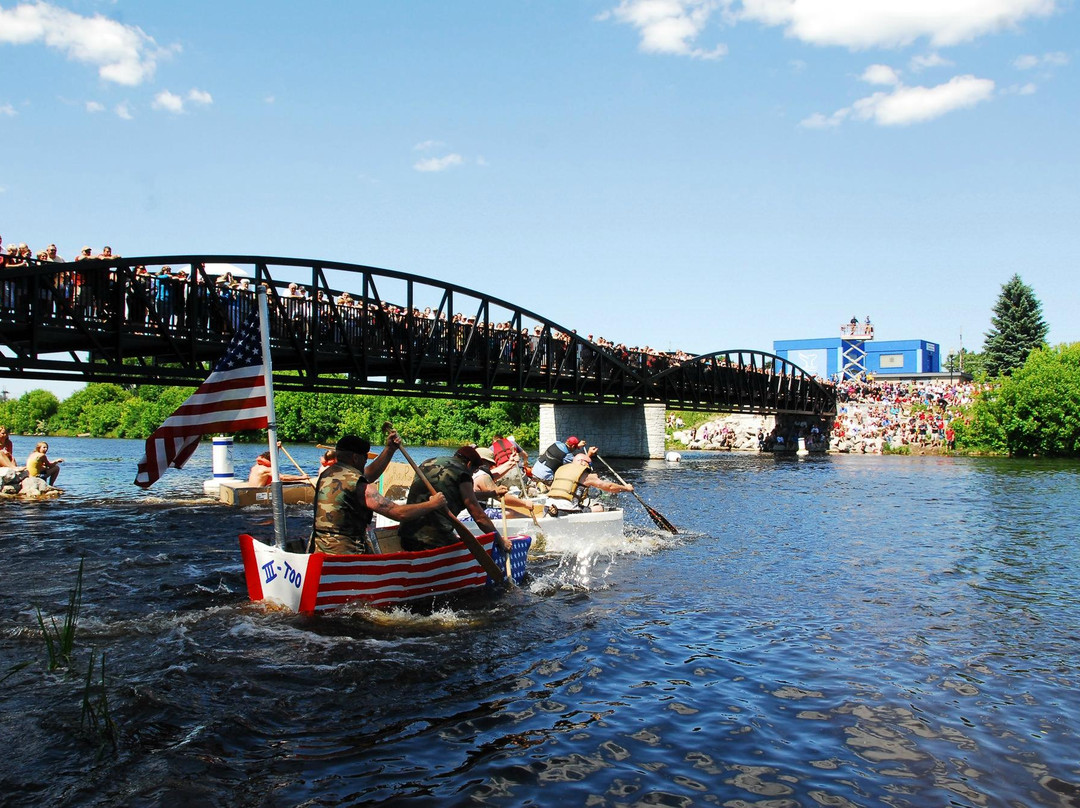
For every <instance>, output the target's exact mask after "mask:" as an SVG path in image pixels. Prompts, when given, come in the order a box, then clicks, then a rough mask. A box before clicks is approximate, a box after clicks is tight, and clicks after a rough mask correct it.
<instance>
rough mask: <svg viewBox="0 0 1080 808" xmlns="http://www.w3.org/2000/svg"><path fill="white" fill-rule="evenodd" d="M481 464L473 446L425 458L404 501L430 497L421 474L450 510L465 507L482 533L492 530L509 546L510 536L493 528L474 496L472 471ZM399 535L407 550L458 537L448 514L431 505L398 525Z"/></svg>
mask: <svg viewBox="0 0 1080 808" xmlns="http://www.w3.org/2000/svg"><path fill="white" fill-rule="evenodd" d="M483 464H484V461H483V458H481V457H480V455H479V454H477V452H476V449H474V448H473V447H472V446H462V447H461V448H460V449H458V450H457V451H456V452H454V454H453V455H452V456H450V457H433V458H431V459H430V460H425V461H424V462H423V463H421V464H420V472H421V473H420V474H417V475H416V479H415V480H413V483H412V485H411V486H410V487H409V497H408V499H407V500H406V501H407V502H408V503H409V504H410V505H411V504H417V505H418V504H422V503H425V502H428V501H430V500H429V499H428V497H429V496H430V494H429V492H428V488H427V484H426V483H425V482H424V480H423V479H421V474H422V475H423V477H425V478H427V480H428V481H429V482H430V483H431V485H432V487H433V488H434V489H435V491H436V492H437V493H436V494H435V496H440V497H442V499H443V502H444V503H445V504H446V505H449V506H450V513H453V514H456V513H461V511H462V510H467V511H468V512H469V515H470V516H472V518H473V519H474V520H475V521H476V524H477V525H479V526H480V529H481V530H482V531H483V532H484V533H494V534H495V537H496V538H497V539H499V541H501V543H502V546H503V549H505V550H509V549H510V547H511V543H510V540H509V539H507V538H503V537H500V536H499V531H498V530H496V529H495V524H494V523H493V522H492V521H491V517H490V516H488V515H487V514H486V513H484V507H483V506H482V505H481V504H480V502H479V500H477V498H476V491H475V490H474V488H473V472H475V471H476V470H477V469H479V468H480V467H481V466H482V465H483ZM398 536H400V537H401V546H402V547H403V548H405V549H406V550H430V549H432V548H435V547H444V546H446V545H449V544H454V543H456V542H458V541H461V539H460V537H459V536H458V534H457V529H456V527H455V525H454V523H453V522H452V521H451V520H450V517H449V516H448V514H447V513H446V512H445V511H443V510H437V509H434V508H433V509H431V510H430V511H429V512H428V513H427V514H425V515H424V517H423V518H421V519H417V520H416V521H415V522H409V523H408V524H403V525H401V527H399V528H398Z"/></svg>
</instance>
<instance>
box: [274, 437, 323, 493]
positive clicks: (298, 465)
mask: <svg viewBox="0 0 1080 808" xmlns="http://www.w3.org/2000/svg"><path fill="white" fill-rule="evenodd" d="M281 451H283V452H284V453H285V456H286V457H287V458H289V460H292V464H293V465H294V466H296V470H297V471H299V472H300V473H301V474H303V475H304V479H305V480H307V484H308V485H310V486H311V487H312V488H314V487H315V481H314V480H312V479H311V477H310V476H309V475H308V473H307V472H306V471H304V469H303V468H302V467H301V466H300V464H299V463H297V462H296V460H294V459H293V456H292V455H291V454H289V450H288V449H286V448H285V447H284V446H282V447H281Z"/></svg>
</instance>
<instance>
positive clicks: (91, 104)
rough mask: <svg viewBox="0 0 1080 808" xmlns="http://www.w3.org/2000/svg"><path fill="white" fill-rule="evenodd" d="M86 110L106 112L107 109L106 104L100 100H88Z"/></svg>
mask: <svg viewBox="0 0 1080 808" xmlns="http://www.w3.org/2000/svg"><path fill="white" fill-rule="evenodd" d="M86 111H87V112H104V111H105V105H104V104H102V103H101V102H100V101H87V102H86Z"/></svg>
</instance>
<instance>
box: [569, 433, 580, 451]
mask: <svg viewBox="0 0 1080 808" xmlns="http://www.w3.org/2000/svg"><path fill="white" fill-rule="evenodd" d="M579 443H581V441H579V440H578V439H577V438H575V437H574V436H573V435H571V436H570V437H569V438H567V439H566V445H567V446H569V447H570V448H571V449H573V448H574V447H575V446H577V445H578V444H579Z"/></svg>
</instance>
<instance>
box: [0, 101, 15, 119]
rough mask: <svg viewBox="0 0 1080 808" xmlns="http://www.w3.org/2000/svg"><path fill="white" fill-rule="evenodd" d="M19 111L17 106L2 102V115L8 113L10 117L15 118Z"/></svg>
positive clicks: (0, 111)
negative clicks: (16, 109) (16, 108)
mask: <svg viewBox="0 0 1080 808" xmlns="http://www.w3.org/2000/svg"><path fill="white" fill-rule="evenodd" d="M18 114H19V113H18V112H16V111H15V107H13V106H11V104H0V115H6V116H7V117H9V118H13V117H15V116H16V115H18Z"/></svg>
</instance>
